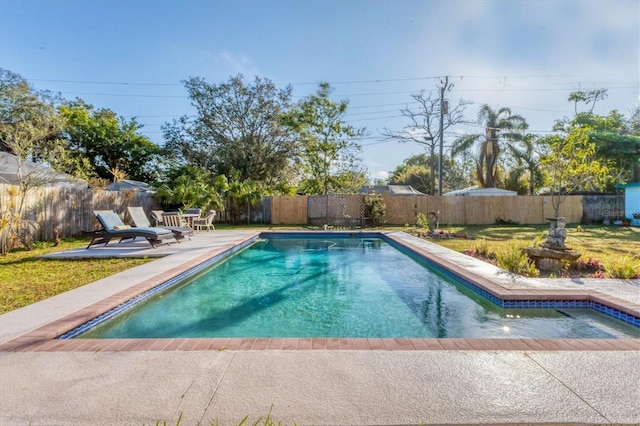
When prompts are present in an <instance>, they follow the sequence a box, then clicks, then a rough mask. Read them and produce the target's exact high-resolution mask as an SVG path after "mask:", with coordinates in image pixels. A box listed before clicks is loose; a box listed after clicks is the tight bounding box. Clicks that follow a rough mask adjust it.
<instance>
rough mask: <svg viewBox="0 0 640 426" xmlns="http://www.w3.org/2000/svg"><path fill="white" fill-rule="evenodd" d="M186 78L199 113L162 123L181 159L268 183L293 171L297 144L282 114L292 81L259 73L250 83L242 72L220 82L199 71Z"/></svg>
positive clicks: (215, 172)
mask: <svg viewBox="0 0 640 426" xmlns="http://www.w3.org/2000/svg"><path fill="white" fill-rule="evenodd" d="M183 83H184V85H185V88H186V89H187V91H188V93H189V97H190V98H191V104H192V105H193V106H194V107H195V108H196V115H195V116H194V117H186V116H185V117H182V118H181V119H179V120H174V121H173V123H169V124H165V125H164V126H163V132H164V138H165V141H166V143H165V148H166V149H167V150H168V151H169V152H171V153H173V154H174V156H175V157H176V159H177V160H178V161H179V162H181V163H186V164H190V165H193V166H196V167H199V168H204V169H207V170H209V171H210V172H211V174H212V175H221V174H224V175H226V176H228V177H229V178H231V179H233V180H237V181H241V182H242V181H245V180H247V179H250V180H252V181H255V182H259V183H261V184H263V185H265V186H267V187H273V186H275V185H276V184H278V183H279V182H281V181H282V180H286V178H288V177H290V175H291V171H292V166H293V161H294V159H295V157H296V154H297V152H296V145H295V141H294V139H293V138H292V136H291V134H290V132H288V131H287V130H286V129H284V128H282V127H281V126H280V125H279V120H278V119H279V117H280V115H281V114H283V113H284V112H286V111H287V110H288V108H289V106H290V104H291V90H292V89H291V87H286V88H284V89H278V88H276V86H275V84H274V83H273V82H271V81H270V80H268V79H262V78H259V77H256V78H255V80H254V81H253V84H247V83H245V82H244V80H243V76H242V75H237V76H235V77H232V78H230V79H229V81H228V82H226V83H221V84H210V83H208V82H206V81H205V80H204V79H202V78H196V77H193V78H190V79H189V80H187V81H184V82H183Z"/></svg>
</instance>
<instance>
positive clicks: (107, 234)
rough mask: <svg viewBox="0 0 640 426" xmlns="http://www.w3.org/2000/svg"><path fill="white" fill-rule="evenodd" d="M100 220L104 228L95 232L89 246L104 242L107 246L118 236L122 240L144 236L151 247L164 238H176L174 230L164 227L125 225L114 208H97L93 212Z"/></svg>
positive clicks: (154, 246)
mask: <svg viewBox="0 0 640 426" xmlns="http://www.w3.org/2000/svg"><path fill="white" fill-rule="evenodd" d="M93 213H94V214H95V215H96V218H97V219H98V222H100V225H101V226H102V229H100V230H98V231H95V232H93V238H92V239H91V241H90V242H89V245H88V246H87V248H89V247H91V246H92V245H94V244H102V243H104V245H105V246H106V245H107V244H109V241H111V240H112V239H114V238H117V239H119V240H120V242H122V241H123V240H129V239H130V240H135V239H136V238H138V237H142V238H144V239H145V240H147V242H148V243H149V244H151V247H153V248H156V245H158V244H160V243H161V242H162V241H163V240H166V239H169V238H175V237H174V235H173V232H171V231H170V230H168V229H163V228H132V227H131V226H130V225H125V224H124V223H123V222H122V220H121V219H120V216H118V215H117V214H116V213H115V212H114V211H112V210H95V211H94V212H93Z"/></svg>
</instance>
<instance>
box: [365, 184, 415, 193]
mask: <svg viewBox="0 0 640 426" xmlns="http://www.w3.org/2000/svg"><path fill="white" fill-rule="evenodd" d="M358 192H359V193H360V194H373V193H376V194H391V195H427V194H424V193H422V192H420V191H418V190H417V189H415V188H414V187H412V186H411V185H374V186H363V187H362V188H360V191H358Z"/></svg>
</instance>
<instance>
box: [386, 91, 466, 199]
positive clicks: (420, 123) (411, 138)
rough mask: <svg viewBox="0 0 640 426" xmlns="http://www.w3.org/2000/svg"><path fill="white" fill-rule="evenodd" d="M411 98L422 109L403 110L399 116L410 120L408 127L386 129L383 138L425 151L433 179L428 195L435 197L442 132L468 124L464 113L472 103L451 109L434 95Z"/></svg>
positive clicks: (463, 101) (420, 95) (459, 103)
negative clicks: (414, 145) (437, 149)
mask: <svg viewBox="0 0 640 426" xmlns="http://www.w3.org/2000/svg"><path fill="white" fill-rule="evenodd" d="M441 89H442V88H441ZM411 97H412V98H413V100H414V102H416V103H418V104H420V107H419V108H418V109H411V108H409V107H406V108H403V109H401V110H400V113H401V114H402V115H403V116H405V117H407V118H408V119H409V121H410V124H408V125H407V126H405V127H404V129H403V130H402V131H401V132H394V131H391V130H389V129H384V130H383V132H382V134H383V136H386V137H388V138H391V139H396V140H400V141H401V142H414V143H417V144H419V145H421V146H423V147H424V148H425V151H426V152H428V154H429V159H430V161H429V173H428V176H429V177H430V179H431V181H430V184H429V185H425V187H428V188H430V190H429V191H428V192H427V193H429V194H431V195H434V194H435V191H436V183H435V182H436V175H437V171H436V167H437V166H436V161H437V158H438V157H437V156H436V147H437V146H438V144H439V140H440V137H441V135H440V132H441V131H442V132H444V131H446V130H447V129H449V128H450V127H452V126H454V125H457V124H462V123H465V120H464V116H463V113H464V109H465V107H466V106H467V105H469V102H468V101H465V100H463V99H460V100H459V101H458V103H457V104H456V105H455V106H454V107H450V106H449V105H448V103H447V102H445V103H443V102H441V99H440V98H433V97H432V94H431V93H429V94H428V95H427V94H425V92H424V91H421V92H420V93H418V94H414V95H411ZM443 107H444V110H443V109H442V108H443ZM441 116H442V117H443V123H442V128H440V117H441ZM443 160H444V159H443Z"/></svg>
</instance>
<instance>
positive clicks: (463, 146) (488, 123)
mask: <svg viewBox="0 0 640 426" xmlns="http://www.w3.org/2000/svg"><path fill="white" fill-rule="evenodd" d="M478 124H481V125H482V126H484V128H485V134H484V135H482V134H475V135H466V136H463V137H461V138H459V139H457V140H456V141H455V142H454V143H453V149H452V154H453V156H455V155H457V154H458V153H460V152H463V151H467V150H468V149H470V148H471V147H472V146H473V145H475V144H476V143H477V142H478V141H481V143H480V149H479V151H480V152H479V155H478V160H477V161H476V170H477V176H476V178H477V179H478V183H479V184H480V186H481V187H483V188H495V187H496V182H497V180H498V159H499V157H500V154H501V153H502V152H503V146H502V145H503V144H505V145H506V146H510V145H512V143H514V142H516V141H519V140H520V139H522V136H521V135H520V133H519V131H521V130H525V129H526V128H527V127H528V125H527V122H526V121H525V119H524V118H523V117H521V116H520V115H514V114H511V109H510V108H507V107H503V108H500V109H498V110H497V111H494V110H493V109H492V108H491V107H490V106H489V105H487V104H484V105H482V106H481V107H480V111H478ZM500 132H503V133H500ZM499 133H500V134H499Z"/></svg>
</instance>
